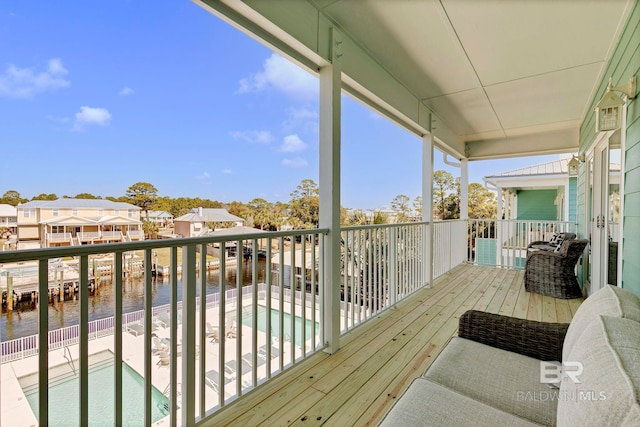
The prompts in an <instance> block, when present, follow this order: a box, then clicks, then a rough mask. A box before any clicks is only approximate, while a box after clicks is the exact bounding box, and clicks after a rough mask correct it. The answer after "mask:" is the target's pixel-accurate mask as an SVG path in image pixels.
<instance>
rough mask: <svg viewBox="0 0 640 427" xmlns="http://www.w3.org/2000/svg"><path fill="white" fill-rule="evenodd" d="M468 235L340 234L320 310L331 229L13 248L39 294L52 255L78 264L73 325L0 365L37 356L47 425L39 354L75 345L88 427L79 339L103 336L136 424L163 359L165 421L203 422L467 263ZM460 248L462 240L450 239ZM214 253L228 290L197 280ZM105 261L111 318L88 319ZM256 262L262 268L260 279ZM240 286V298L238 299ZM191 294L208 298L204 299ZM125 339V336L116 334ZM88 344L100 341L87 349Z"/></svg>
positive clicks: (85, 364) (444, 228)
mask: <svg viewBox="0 0 640 427" xmlns="http://www.w3.org/2000/svg"><path fill="white" fill-rule="evenodd" d="M429 227H432V229H431V232H432V234H433V243H432V245H433V252H434V253H433V265H432V266H431V267H432V268H431V269H430V268H428V260H430V259H431V258H430V257H429V256H428V255H429V253H428V251H429V248H430V247H431V245H430V244H429V242H428V241H427V239H426V236H428V234H429ZM465 230H466V223H465V222H464V221H446V222H440V223H435V224H430V223H409V224H390V225H380V226H377V225H375V226H362V227H345V228H342V229H341V231H340V232H341V241H342V243H341V263H340V273H341V276H340V277H341V279H340V281H341V283H340V284H339V286H340V288H341V292H340V294H341V301H340V304H339V307H331V308H330V310H328V311H327V308H326V307H324V304H325V301H328V300H330V299H329V298H325V287H328V286H329V284H327V283H325V282H324V281H323V276H324V264H325V263H324V249H325V247H326V246H325V245H326V242H325V239H327V237H326V234H327V233H328V230H325V229H315V230H298V231H287V232H275V233H256V234H249V235H236V236H224V237H202V238H188V239H169V240H153V241H144V242H132V243H113V244H104V245H85V246H80V247H70V248H53V249H47V250H30V251H13V252H12V253H11V256H9V255H6V254H4V253H0V264H3V263H5V264H6V263H8V262H21V261H36V262H37V263H38V265H39V271H38V274H39V283H38V286H39V291H40V294H41V295H46V292H47V286H48V282H49V281H50V280H51V278H50V277H49V274H48V271H47V269H48V264H49V262H48V261H49V259H52V258H60V259H64V258H65V257H75V258H77V259H78V260H79V261H78V265H79V272H80V278H79V280H80V286H79V289H80V292H79V294H78V301H79V304H78V305H79V314H78V317H77V319H78V321H79V324H77V325H74V326H70V327H67V328H63V329H59V330H56V331H50V332H48V333H45V334H39V335H35V336H30V337H25V338H21V339H18V340H13V341H7V342H5V343H2V347H1V355H2V361H3V362H9V361H12V360H16V359H19V358H26V357H34V359H36V360H37V363H36V364H37V366H39V367H43V368H42V369H39V370H38V371H37V372H38V373H37V375H38V387H39V389H38V392H39V396H40V401H39V402H40V403H39V406H38V408H37V410H36V411H35V412H36V413H37V414H38V417H39V419H40V422H41V423H45V424H46V422H47V420H48V418H47V417H48V414H49V408H48V384H49V382H48V381H49V375H48V374H49V372H48V370H47V368H46V367H48V366H49V364H50V363H49V362H50V359H49V356H48V354H49V352H50V351H51V350H55V349H60V348H64V347H70V346H77V347H78V348H77V350H74V353H72V354H77V355H79V357H78V360H77V363H75V366H76V367H78V372H79V376H80V390H79V393H80V396H82V399H80V402H81V403H80V420H79V421H80V424H81V425H85V424H88V408H87V407H86V403H85V402H86V401H87V397H88V394H89V390H88V387H87V386H86V384H87V383H86V381H87V380H88V377H87V376H88V375H89V374H88V372H89V356H90V348H89V347H90V346H89V345H88V343H89V341H92V340H97V339H101V337H106V339H107V341H108V342H109V343H110V344H109V345H108V347H109V348H112V349H113V350H112V351H113V359H114V361H116V363H115V364H114V366H115V369H114V371H115V372H114V386H115V393H116V396H117V397H118V396H122V382H121V374H122V363H119V362H121V361H123V359H124V358H123V354H129V355H131V354H135V355H137V356H135V357H133V359H135V360H133V361H131V360H130V361H128V362H127V363H128V364H130V366H131V367H132V368H133V369H134V370H136V371H137V372H138V373H139V374H140V375H141V376H142V378H143V386H144V396H145V409H144V418H145V425H150V424H152V420H151V406H152V401H151V396H152V390H153V387H152V378H155V377H157V375H154V372H155V371H154V370H155V369H158V366H162V363H168V368H167V371H166V372H167V373H165V374H163V375H165V378H167V380H168V382H169V385H168V386H167V385H166V383H165V384H163V385H162V386H161V387H160V388H161V389H164V390H165V391H166V395H167V397H168V399H169V403H168V406H167V407H168V410H169V415H168V417H169V420H168V421H169V423H170V424H173V425H176V424H179V423H183V422H185V420H186V423H188V424H194V425H198V424H201V423H202V424H204V423H206V421H207V419H208V418H209V417H210V415H212V414H213V413H215V412H216V411H217V410H219V409H221V408H222V407H224V406H226V405H227V404H228V403H229V402H231V401H233V400H235V399H237V398H239V397H240V396H242V395H244V394H246V393H248V392H250V391H251V390H253V389H255V388H256V387H258V385H259V384H262V383H264V382H268V381H269V380H270V379H271V378H272V377H274V376H275V375H278V374H279V373H281V372H283V371H285V370H286V369H288V368H289V367H290V366H293V365H295V364H296V363H298V362H299V361H300V360H302V359H304V358H306V357H308V356H309V355H311V354H313V353H315V352H317V351H320V350H321V349H322V348H323V347H324V343H326V342H327V339H326V337H325V332H324V331H325V329H324V325H325V324H327V323H330V324H335V323H333V322H338V321H339V322H340V330H341V332H342V333H345V332H347V331H349V330H350V329H351V328H353V327H355V326H356V325H358V324H361V323H363V322H364V321H366V320H368V319H372V318H374V317H375V316H376V314H377V313H380V312H381V311H382V310H385V309H387V308H389V307H392V306H393V305H394V304H395V303H397V302H398V301H400V300H402V299H403V298H406V297H408V296H410V295H411V294H413V293H414V292H416V291H417V290H419V289H421V288H422V287H424V286H425V285H426V284H428V283H429V282H430V280H431V279H432V277H429V276H430V275H433V276H437V275H441V274H444V273H446V271H448V270H449V269H451V268H453V267H455V266H456V265H457V264H459V263H460V262H461V260H463V259H465V254H466V251H467V249H466V246H465V245H464V240H465ZM459 241H460V242H461V243H456V242H459ZM229 246H235V247H238V248H240V247H243V248H245V250H244V252H243V253H244V254H248V255H247V256H248V258H245V257H242V256H240V257H235V258H233V260H234V261H235V264H231V263H228V262H227V261H228V258H227V251H226V250H225V249H226V247H229ZM211 247H217V248H218V252H217V254H218V255H217V259H216V261H217V265H216V267H217V269H218V271H217V272H218V277H219V278H220V279H219V284H218V286H219V288H220V289H225V288H227V287H228V286H229V283H227V280H228V277H235V288H231V289H228V290H226V292H222V293H219V292H218V293H212V294H210V295H207V282H206V275H205V274H199V275H198V274H197V272H198V271H199V272H201V273H204V272H205V270H207V267H208V266H210V265H211V264H210V263H211V262H212V261H211V260H206V259H205V257H199V256H198V255H199V254H205V253H207V251H208V249H211ZM159 249H163V250H166V251H167V252H168V258H169V262H168V264H169V266H168V267H166V266H165V267H164V270H163V272H166V273H168V276H169V281H170V283H169V286H170V292H171V297H170V303H169V304H166V305H163V306H159V307H153V306H152V300H153V292H154V287H155V284H154V282H153V278H152V265H153V264H154V263H156V262H157V258H155V257H154V253H155V252H157V251H158V250H159ZM133 252H138V254H139V255H140V256H141V257H142V258H143V259H144V261H143V266H142V267H141V268H140V271H141V274H142V277H143V282H144V303H143V307H144V308H143V309H142V310H139V311H135V312H131V313H123V310H122V303H123V292H124V291H125V289H124V284H125V281H124V279H123V272H124V271H125V269H126V267H127V263H128V262H129V261H130V258H128V257H126V256H125V254H131V253H133ZM179 252H180V254H181V256H182V261H181V263H180V264H179V263H178V255H179ZM104 254H111V255H110V257H111V259H112V264H111V271H112V273H113V274H112V277H113V279H112V280H113V290H114V295H113V301H114V308H113V316H111V317H107V318H104V319H99V320H91V319H89V312H90V311H89V298H90V296H89V292H87V291H86V290H87V289H88V287H87V286H86V284H87V282H88V280H89V271H90V267H89V266H90V257H93V256H94V255H103V256H101V257H99V258H100V260H101V261H100V263H101V264H102V263H104V261H105V259H108V258H110V257H109V256H107V257H105V256H104ZM259 258H260V262H261V263H263V265H262V267H263V268H262V269H261V270H260V271H261V273H260V274H259V273H258V272H259V270H258V268H259V265H258V264H259V263H258V259H259ZM247 271H250V272H251V279H250V280H251V282H252V283H251V285H246V284H245V285H244V286H243V275H245V276H246V273H247ZM227 273H230V275H228V274H227ZM259 276H260V277H259ZM179 280H180V281H181V284H182V286H181V289H182V292H181V294H180V297H179V296H178V287H179V286H178V285H179ZM262 283H264V284H262ZM127 286H129V285H127ZM333 286H336V285H333ZM240 289H241V290H242V292H240V293H238V292H237V290H240ZM334 289H335V288H334ZM197 294H199V295H207V298H205V299H202V300H201V299H199V298H197ZM42 301H44V300H42ZM48 311H49V310H48V304H39V305H38V320H39V327H40V328H41V330H48V322H49V321H48V315H49V313H48ZM328 312H333V313H332V316H333V317H332V319H325V317H324V316H325V315H326V314H327V313H328ZM152 332H153V333H154V334H155V335H157V336H158V337H159V338H160V337H162V339H163V342H164V343H165V344H163V345H162V346H163V348H164V350H158V349H156V348H155V345H156V341H155V340H154V339H152ZM179 333H180V337H181V338H180V339H179V338H178V334H179ZM123 334H129V335H131V336H133V338H131V337H128V338H127V339H123ZM180 341H181V342H180ZM131 346H134V347H131ZM94 348H104V346H91V349H94ZM39 350H43V351H39ZM125 351H126V353H125ZM51 360H54V359H51ZM56 360H57V359H56ZM136 360H137V361H136ZM158 364H160V365H158ZM162 369H165V368H162ZM34 371H35V369H34ZM154 381H155V380H154ZM3 384H4V382H3ZM120 400H121V399H116V403H115V407H114V408H113V411H114V414H115V415H116V420H115V424H116V425H121V424H126V422H123V419H122V405H121V402H120ZM196 402H198V404H197V405H196ZM184 414H192V415H189V416H186V415H184ZM178 417H180V418H178ZM178 420H180V421H179V422H178ZM124 421H126V420H124Z"/></svg>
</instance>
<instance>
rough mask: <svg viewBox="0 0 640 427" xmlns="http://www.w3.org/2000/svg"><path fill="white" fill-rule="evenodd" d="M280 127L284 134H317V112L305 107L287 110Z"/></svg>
mask: <svg viewBox="0 0 640 427" xmlns="http://www.w3.org/2000/svg"><path fill="white" fill-rule="evenodd" d="M282 127H283V128H284V130H285V131H286V132H293V131H301V132H317V130H318V111H316V110H312V109H310V108H307V107H300V108H289V110H288V111H287V119H286V120H285V121H284V122H283V124H282Z"/></svg>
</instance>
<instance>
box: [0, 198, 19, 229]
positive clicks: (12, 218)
mask: <svg viewBox="0 0 640 427" xmlns="http://www.w3.org/2000/svg"><path fill="white" fill-rule="evenodd" d="M17 226H18V211H17V209H16V208H15V206H11V205H7V204H0V228H6V229H8V231H9V232H10V233H11V234H15V233H16V227H17Z"/></svg>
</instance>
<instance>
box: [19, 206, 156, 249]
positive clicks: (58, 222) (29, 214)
mask: <svg viewBox="0 0 640 427" xmlns="http://www.w3.org/2000/svg"><path fill="white" fill-rule="evenodd" d="M140 211H141V209H140V208H139V207H138V206H135V205H132V204H130V203H124V202H112V201H110V200H104V199H57V200H32V201H30V202H26V203H21V204H19V205H18V206H17V215H18V220H17V228H18V249H31V248H48V247H59V246H74V245H86V244H93V243H110V242H131V241H137V240H143V239H144V233H143V232H142V222H141V221H140Z"/></svg>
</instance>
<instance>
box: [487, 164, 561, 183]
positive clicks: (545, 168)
mask: <svg viewBox="0 0 640 427" xmlns="http://www.w3.org/2000/svg"><path fill="white" fill-rule="evenodd" d="M568 164H569V159H559V160H554V161H552V162H547V163H541V164H539V165H533V166H528V167H526V168H520V169H514V170H512V171H507V172H502V173H498V174H495V175H487V176H485V179H491V178H500V177H512V176H538V175H560V174H566V173H568V172H569V168H568V166H567V165H568Z"/></svg>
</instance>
